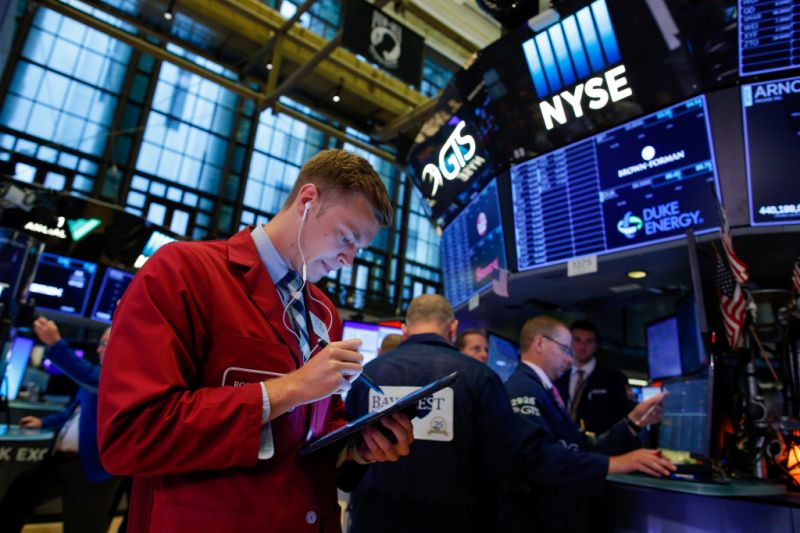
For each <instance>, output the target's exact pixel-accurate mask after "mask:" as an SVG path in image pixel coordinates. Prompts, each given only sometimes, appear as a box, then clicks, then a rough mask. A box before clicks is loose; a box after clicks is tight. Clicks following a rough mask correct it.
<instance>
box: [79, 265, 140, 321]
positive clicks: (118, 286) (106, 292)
mask: <svg viewBox="0 0 800 533" xmlns="http://www.w3.org/2000/svg"><path fill="white" fill-rule="evenodd" d="M132 279H133V274H131V273H130V272H125V271H124V270H117V269H116V268H111V267H109V268H107V269H106V272H105V274H104V275H103V281H102V282H101V283H100V290H99V291H98V292H97V298H96V299H95V301H94V306H93V307H92V314H91V316H90V318H91V319H92V320H97V321H99V322H106V323H109V324H110V323H111V317H112V316H114V310H115V309H116V308H117V302H118V301H119V299H120V298H122V295H123V293H124V292H125V289H127V288H128V285H130V282H131V280H132Z"/></svg>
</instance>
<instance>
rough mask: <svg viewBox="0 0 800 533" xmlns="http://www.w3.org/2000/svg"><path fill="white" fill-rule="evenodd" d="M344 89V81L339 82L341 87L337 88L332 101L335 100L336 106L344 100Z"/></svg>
mask: <svg viewBox="0 0 800 533" xmlns="http://www.w3.org/2000/svg"><path fill="white" fill-rule="evenodd" d="M342 87H344V79H342V80H340V81H339V85H337V86H336V89H335V90H334V91H333V96H331V100H333V103H335V104H338V103H339V102H340V101H341V100H342Z"/></svg>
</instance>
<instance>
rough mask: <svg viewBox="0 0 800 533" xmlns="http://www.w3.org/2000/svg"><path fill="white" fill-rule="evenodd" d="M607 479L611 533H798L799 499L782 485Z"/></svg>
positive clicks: (605, 501) (605, 502)
mask: <svg viewBox="0 0 800 533" xmlns="http://www.w3.org/2000/svg"><path fill="white" fill-rule="evenodd" d="M608 480H609V483H608V484H606V490H605V491H604V493H603V507H604V508H605V509H606V513H607V514H606V521H607V529H608V530H611V531H616V532H627V531H631V532H633V531H659V532H661V533H670V532H676V533H677V532H685V531H715V532H726V531H731V532H733V531H736V532H738V531H759V532H763V533H770V532H775V533H778V532H780V533H795V532H796V533H800V496H798V495H795V494H791V493H790V494H787V493H786V489H785V487H784V486H783V485H777V484H772V483H762V482H753V481H739V480H731V481H727V482H724V483H719V482H712V483H701V482H694V481H684V480H673V479H658V478H650V477H645V476H638V475H615V476H609V477H608Z"/></svg>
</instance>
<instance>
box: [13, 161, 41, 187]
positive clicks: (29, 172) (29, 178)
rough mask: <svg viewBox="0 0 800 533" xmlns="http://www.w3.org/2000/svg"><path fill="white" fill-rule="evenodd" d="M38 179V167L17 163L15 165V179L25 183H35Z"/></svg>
mask: <svg viewBox="0 0 800 533" xmlns="http://www.w3.org/2000/svg"><path fill="white" fill-rule="evenodd" d="M35 177H36V167H34V166H31V165H28V164H26V163H17V164H16V165H14V179H15V180H18V181H24V182H25V183H33V179H34V178H35Z"/></svg>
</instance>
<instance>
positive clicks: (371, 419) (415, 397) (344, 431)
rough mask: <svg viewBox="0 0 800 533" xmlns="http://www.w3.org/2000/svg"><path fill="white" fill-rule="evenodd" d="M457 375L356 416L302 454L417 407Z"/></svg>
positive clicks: (454, 374)
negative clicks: (393, 414)
mask: <svg viewBox="0 0 800 533" xmlns="http://www.w3.org/2000/svg"><path fill="white" fill-rule="evenodd" d="M457 377H458V372H453V373H452V374H448V375H447V376H445V377H443V378H440V379H437V380H436V381H434V382H433V383H429V384H427V385H425V386H424V387H422V388H419V389H417V390H415V391H414V392H411V393H409V394H406V395H405V396H403V397H402V398H400V399H399V400H397V401H396V402H395V403H393V404H391V405H387V406H386V407H384V408H383V409H381V410H380V411H373V412H372V413H367V414H365V415H364V416H361V417H359V418H356V419H355V420H353V421H351V422H349V423H347V424H346V425H344V426H342V427H340V428H339V429H337V430H335V431H331V432H330V433H328V434H327V435H324V436H322V437H320V438H319V439H317V440H315V441H314V442H312V443H311V444H309V445H308V446H306V447H305V448H303V449H302V450H300V455H301V456H306V455H308V454H310V453H314V452H315V451H317V450H319V449H320V448H324V447H325V446H327V445H328V444H332V443H334V442H338V441H340V440H342V439H343V438H345V437H349V436H350V435H352V434H354V433H358V432H359V431H361V430H362V429H364V428H365V427H367V426H369V425H371V424H374V423H375V422H377V421H379V420H381V419H382V418H384V417H387V416H389V415H391V414H392V413H398V412H402V411H405V410H406V409H409V408H412V409H413V408H415V407H416V404H417V402H418V401H419V400H421V399H423V398H427V397H428V396H430V395H432V394H434V393H436V392H438V391H440V390H442V389H443V388H445V387H447V386H448V385H450V384H451V383H453V382H454V381H455V380H456V378H457ZM409 418H413V417H409Z"/></svg>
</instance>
